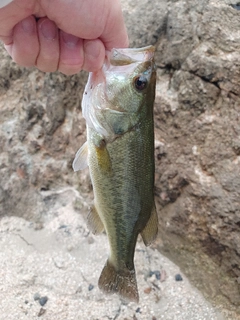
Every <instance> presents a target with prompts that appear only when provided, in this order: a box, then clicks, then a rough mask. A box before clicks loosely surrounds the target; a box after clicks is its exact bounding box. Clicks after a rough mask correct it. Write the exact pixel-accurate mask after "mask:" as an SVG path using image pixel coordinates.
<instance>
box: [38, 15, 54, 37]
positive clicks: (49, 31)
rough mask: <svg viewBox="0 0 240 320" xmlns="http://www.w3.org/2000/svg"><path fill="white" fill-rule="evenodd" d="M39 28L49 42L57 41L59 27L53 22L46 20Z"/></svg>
mask: <svg viewBox="0 0 240 320" xmlns="http://www.w3.org/2000/svg"><path fill="white" fill-rule="evenodd" d="M39 28H40V30H41V33H42V35H43V36H44V38H46V39H47V40H55V39H56V37H57V27H56V25H55V23H54V22H53V21H51V20H48V19H45V20H43V21H42V22H41V23H40V25H39Z"/></svg>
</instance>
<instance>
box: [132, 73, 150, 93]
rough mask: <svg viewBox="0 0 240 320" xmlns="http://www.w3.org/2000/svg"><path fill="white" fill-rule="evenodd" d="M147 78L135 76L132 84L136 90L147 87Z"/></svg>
mask: <svg viewBox="0 0 240 320" xmlns="http://www.w3.org/2000/svg"><path fill="white" fill-rule="evenodd" d="M147 83H148V81H147V78H146V77H144V76H142V75H141V76H137V77H136V78H135V80H134V86H135V88H136V89H137V90H138V91H142V90H144V89H145V88H146V87H147Z"/></svg>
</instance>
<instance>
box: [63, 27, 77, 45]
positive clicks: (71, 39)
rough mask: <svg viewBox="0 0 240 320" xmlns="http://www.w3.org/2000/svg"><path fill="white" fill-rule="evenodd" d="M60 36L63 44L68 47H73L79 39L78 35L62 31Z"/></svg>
mask: <svg viewBox="0 0 240 320" xmlns="http://www.w3.org/2000/svg"><path fill="white" fill-rule="evenodd" d="M62 38H63V41H64V42H65V44H66V45H67V46H68V47H70V48H73V47H75V46H76V44H77V43H78V40H79V38H78V37H75V36H73V35H72V34H69V33H66V32H64V31H63V32H62Z"/></svg>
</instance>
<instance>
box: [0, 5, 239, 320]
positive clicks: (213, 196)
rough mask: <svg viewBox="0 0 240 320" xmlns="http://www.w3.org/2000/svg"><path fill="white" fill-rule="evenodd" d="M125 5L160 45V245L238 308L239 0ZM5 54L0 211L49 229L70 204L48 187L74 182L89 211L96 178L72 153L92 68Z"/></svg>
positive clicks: (136, 28)
mask: <svg viewBox="0 0 240 320" xmlns="http://www.w3.org/2000/svg"><path fill="white" fill-rule="evenodd" d="M122 4H123V11H124V15H125V19H126V24H127V27H128V31H129V37H130V43H131V46H139V47H140V46H145V45H149V44H154V45H156V47H157V54H156V62H157V67H158V81H157V95H156V104H155V124H156V199H157V207H158V213H159V224H160V239H161V241H160V240H159V244H158V248H159V250H161V251H162V252H164V254H166V255H167V256H169V257H171V259H173V260H174V261H175V262H176V263H177V264H178V265H179V266H181V268H182V270H184V272H185V274H186V275H187V276H188V277H190V279H191V281H192V282H193V283H194V284H195V285H196V286H197V287H198V288H199V289H201V290H202V291H203V292H204V293H205V295H206V296H207V297H208V298H209V299H211V300H213V301H215V302H216V303H218V304H219V305H222V306H224V307H225V308H228V309H232V310H236V311H238V312H240V289H239V286H240V231H239V228H240V169H239V168H240V124H239V117H240V34H239V29H240V11H239V10H237V8H238V4H237V2H236V1H230V0H229V1H227V0H202V1H197V0H188V1H184V0H178V1H177V0H169V1H164V0H161V1H160V0H158V1H157V0H154V1H152V0H141V1H130V0H122ZM0 61H1V67H0V150H1V152H0V176H1V183H0V216H1V217H3V216H18V217H22V218H23V219H27V220H29V221H34V222H35V223H37V224H38V225H39V228H41V226H42V225H44V221H45V219H46V218H48V216H49V212H52V209H53V208H55V207H56V206H57V205H59V201H60V204H61V205H62V206H64V200H61V197H56V196H54V195H53V194H50V195H49V196H46V194H45V193H44V192H46V191H51V190H61V189H62V188H65V187H68V186H72V187H73V188H75V189H76V190H77V191H78V192H79V193H80V194H81V196H82V198H81V199H80V200H79V199H78V200H76V202H75V208H76V209H82V211H83V212H84V213H85V209H84V208H85V206H86V204H87V203H89V202H90V201H91V199H92V193H91V190H92V189H91V184H90V180H89V176H88V174H87V173H86V172H83V173H78V174H75V173H73V171H72V169H71V163H72V160H73V158H74V154H75V152H76V151H77V149H78V148H79V147H80V146H81V144H82V143H83V142H84V141H85V123H84V120H83V119H82V115H81V108H80V103H81V96H82V92H83V87H84V85H85V83H86V78H87V75H86V74H84V73H80V74H78V75H75V76H72V77H66V76H63V75H61V74H60V73H54V74H44V73H42V72H40V71H37V70H35V69H25V68H21V67H18V66H16V65H15V64H14V63H13V62H12V61H11V59H10V58H9V57H8V56H7V54H6V53H5V51H4V50H3V49H1V51H0ZM83 199H84V200H83ZM61 201H62V202H61ZM209 283H210V284H211V285H209ZM179 319H180V318H179Z"/></svg>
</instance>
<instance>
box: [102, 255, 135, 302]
mask: <svg viewBox="0 0 240 320" xmlns="http://www.w3.org/2000/svg"><path fill="white" fill-rule="evenodd" d="M98 287H99V289H100V290H102V291H103V292H105V293H107V294H113V293H117V294H118V295H119V296H120V297H121V298H122V299H123V300H125V301H128V302H130V301H134V302H138V301H139V296H138V289H137V281H136V276H135V270H134V269H133V270H129V269H128V268H127V267H125V268H124V269H121V270H116V268H115V267H114V266H113V265H112V264H111V262H110V261H109V260H107V262H106V264H105V266H104V268H103V270H102V273H101V275H100V278H99V280H98Z"/></svg>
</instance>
